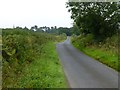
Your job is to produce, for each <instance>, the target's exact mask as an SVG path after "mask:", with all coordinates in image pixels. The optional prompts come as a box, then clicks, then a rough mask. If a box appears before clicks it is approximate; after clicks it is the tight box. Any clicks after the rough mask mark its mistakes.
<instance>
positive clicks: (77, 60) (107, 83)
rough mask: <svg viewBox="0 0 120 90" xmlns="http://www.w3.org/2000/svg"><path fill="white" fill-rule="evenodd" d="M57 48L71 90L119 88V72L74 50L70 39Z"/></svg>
mask: <svg viewBox="0 0 120 90" xmlns="http://www.w3.org/2000/svg"><path fill="white" fill-rule="evenodd" d="M56 47H57V52H58V55H59V58H60V60H61V63H62V66H63V69H64V72H65V76H66V78H67V80H68V83H69V86H70V88H118V72H116V71H115V70H113V69H111V68H109V67H107V66H106V65H104V64H102V63H100V62H98V61H97V60H94V59H93V58H91V57H89V56H87V55H85V54H83V53H82V52H80V51H79V50H77V49H76V48H74V47H73V46H72V45H71V43H70V38H69V37H67V39H66V40H65V41H64V42H62V43H59V44H57V46H56Z"/></svg>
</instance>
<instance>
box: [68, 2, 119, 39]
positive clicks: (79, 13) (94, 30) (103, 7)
mask: <svg viewBox="0 0 120 90" xmlns="http://www.w3.org/2000/svg"><path fill="white" fill-rule="evenodd" d="M67 8H69V11H70V12H71V13H72V15H71V18H72V19H73V20H74V22H75V23H76V25H77V26H78V27H79V29H80V33H84V34H89V33H90V34H93V36H94V39H95V40H97V41H102V40H104V39H106V38H107V37H111V36H112V35H114V34H116V33H117V31H118V29H119V22H120V16H119V4H118V3H117V2H104V3H103V2H69V3H67Z"/></svg>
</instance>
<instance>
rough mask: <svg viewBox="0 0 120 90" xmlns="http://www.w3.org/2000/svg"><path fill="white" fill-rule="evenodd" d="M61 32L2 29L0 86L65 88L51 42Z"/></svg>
mask: <svg viewBox="0 0 120 90" xmlns="http://www.w3.org/2000/svg"><path fill="white" fill-rule="evenodd" d="M65 38H66V37H65V36H64V35H59V36H57V35H51V34H47V33H40V32H34V31H30V30H24V29H20V30H17V29H16V28H15V29H5V30H3V33H2V41H3V45H2V66H3V67H2V87H3V88H15V87H17V88H47V87H48V88H49V87H52V88H54V87H66V81H65V77H64V73H63V71H62V68H61V65H60V63H59V59H58V57H57V54H56V49H55V43H56V42H59V41H61V40H64V39H65Z"/></svg>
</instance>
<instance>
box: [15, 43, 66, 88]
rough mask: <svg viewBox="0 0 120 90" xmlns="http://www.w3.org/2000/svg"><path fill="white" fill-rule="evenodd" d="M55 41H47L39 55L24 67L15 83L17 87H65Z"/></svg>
mask: <svg viewBox="0 0 120 90" xmlns="http://www.w3.org/2000/svg"><path fill="white" fill-rule="evenodd" d="M55 49H56V48H55V43H53V42H49V43H47V44H46V45H45V46H44V48H43V51H42V55H41V57H39V56H38V58H37V60H35V61H34V62H32V63H31V64H30V65H29V66H28V67H26V68H25V69H24V71H23V72H24V74H23V75H22V76H21V77H20V78H19V79H18V83H17V84H16V85H15V87H17V88H21V87H22V88H65V87H67V84H66V81H65V77H64V73H63V70H62V67H61V65H60V62H59V59H58V56H57V53H56V50H55Z"/></svg>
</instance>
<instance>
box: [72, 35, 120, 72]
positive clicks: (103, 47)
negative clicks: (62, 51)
mask: <svg viewBox="0 0 120 90" xmlns="http://www.w3.org/2000/svg"><path fill="white" fill-rule="evenodd" d="M90 38H91V39H92V36H91V35H88V36H87V37H85V36H84V35H81V36H76V37H75V36H74V37H72V39H71V40H72V44H73V45H74V46H75V47H76V48H78V49H79V50H81V51H83V52H84V53H85V54H87V55H89V56H91V57H93V58H95V59H96V60H98V61H100V62H102V63H104V64H106V65H107V66H109V67H112V68H114V69H115V70H117V71H120V66H119V64H120V61H119V60H118V36H112V37H111V38H107V39H106V40H105V41H104V42H99V43H97V44H96V43H94V42H93V43H91V39H90Z"/></svg>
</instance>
